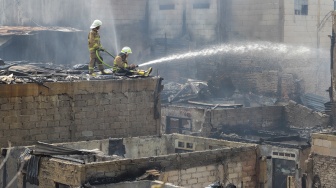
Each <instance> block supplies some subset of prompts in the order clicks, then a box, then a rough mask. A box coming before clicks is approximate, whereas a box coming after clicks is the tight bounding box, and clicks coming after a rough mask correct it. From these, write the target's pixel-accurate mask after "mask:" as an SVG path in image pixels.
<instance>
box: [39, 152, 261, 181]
mask: <svg viewBox="0 0 336 188" xmlns="http://www.w3.org/2000/svg"><path fill="white" fill-rule="evenodd" d="M257 164H258V163H257V147H256V146H255V145H248V146H241V147H234V148H222V149H216V150H207V151H198V152H191V153H176V154H171V155H161V156H154V157H144V158H137V159H123V160H116V161H107V162H96V163H89V164H81V165H79V164H73V163H69V162H65V164H64V163H62V162H61V161H60V160H58V159H52V158H49V159H48V158H43V160H42V161H41V171H43V173H39V181H40V182H41V181H44V182H45V184H44V186H46V187H49V186H50V184H52V185H54V184H53V182H59V183H62V184H66V185H71V186H80V185H82V184H83V183H84V182H86V181H89V180H94V179H99V178H106V179H110V180H111V179H114V180H122V179H123V178H126V177H127V178H128V180H129V179H130V178H131V177H133V178H134V179H135V178H136V177H139V176H141V175H143V174H144V173H145V171H146V170H149V169H153V168H157V169H160V170H162V172H161V177H160V179H161V180H162V179H163V178H164V177H165V176H166V177H167V178H168V182H169V183H172V184H174V185H179V186H183V187H202V186H205V185H209V184H211V183H213V182H214V181H221V182H223V183H224V184H228V183H234V184H236V185H239V186H240V185H241V184H243V185H244V187H255V186H257V184H256V181H257ZM61 171H64V173H61ZM165 174H167V175H165Z"/></svg>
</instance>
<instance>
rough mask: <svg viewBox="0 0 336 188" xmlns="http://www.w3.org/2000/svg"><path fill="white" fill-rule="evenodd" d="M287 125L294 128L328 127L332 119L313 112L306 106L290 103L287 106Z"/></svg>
mask: <svg viewBox="0 0 336 188" xmlns="http://www.w3.org/2000/svg"><path fill="white" fill-rule="evenodd" d="M285 111H286V113H285V114H286V116H285V118H286V122H287V125H288V126H290V127H294V128H312V127H316V126H322V127H327V126H328V125H329V121H330V117H329V116H328V115H326V114H322V113H321V112H316V111H313V110H312V109H309V108H307V107H306V106H303V105H300V104H297V103H295V102H294V101H290V102H289V103H288V105H286V106H285Z"/></svg>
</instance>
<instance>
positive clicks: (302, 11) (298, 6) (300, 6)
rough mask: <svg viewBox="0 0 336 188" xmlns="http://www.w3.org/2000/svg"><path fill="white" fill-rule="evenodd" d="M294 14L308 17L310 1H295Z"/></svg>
mask: <svg viewBox="0 0 336 188" xmlns="http://www.w3.org/2000/svg"><path fill="white" fill-rule="evenodd" d="M294 14H295V15H308V0H294Z"/></svg>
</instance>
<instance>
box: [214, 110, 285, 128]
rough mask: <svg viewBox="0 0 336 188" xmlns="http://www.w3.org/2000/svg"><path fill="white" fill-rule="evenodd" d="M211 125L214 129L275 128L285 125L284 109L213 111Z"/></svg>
mask: <svg viewBox="0 0 336 188" xmlns="http://www.w3.org/2000/svg"><path fill="white" fill-rule="evenodd" d="M210 116H211V125H212V127H214V128H224V127H225V126H236V125H248V126H250V127H252V128H274V127H279V126H282V125H283V123H284V122H283V117H284V107H282V106H263V107H253V108H237V109H225V110H223V109H222V110H212V111H211V114H210Z"/></svg>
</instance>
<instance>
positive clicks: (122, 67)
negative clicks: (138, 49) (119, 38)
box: [113, 46, 152, 76]
mask: <svg viewBox="0 0 336 188" xmlns="http://www.w3.org/2000/svg"><path fill="white" fill-rule="evenodd" d="M131 53H132V50H131V48H130V47H128V46H125V47H123V48H122V50H121V52H120V53H119V54H118V55H117V56H116V57H115V58H114V62H113V73H119V74H124V75H140V76H149V74H150V73H151V72H152V68H151V67H150V68H149V69H148V70H147V71H144V70H138V69H136V67H137V66H136V65H134V64H130V65H129V64H128V62H127V57H128V56H129V54H131Z"/></svg>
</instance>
